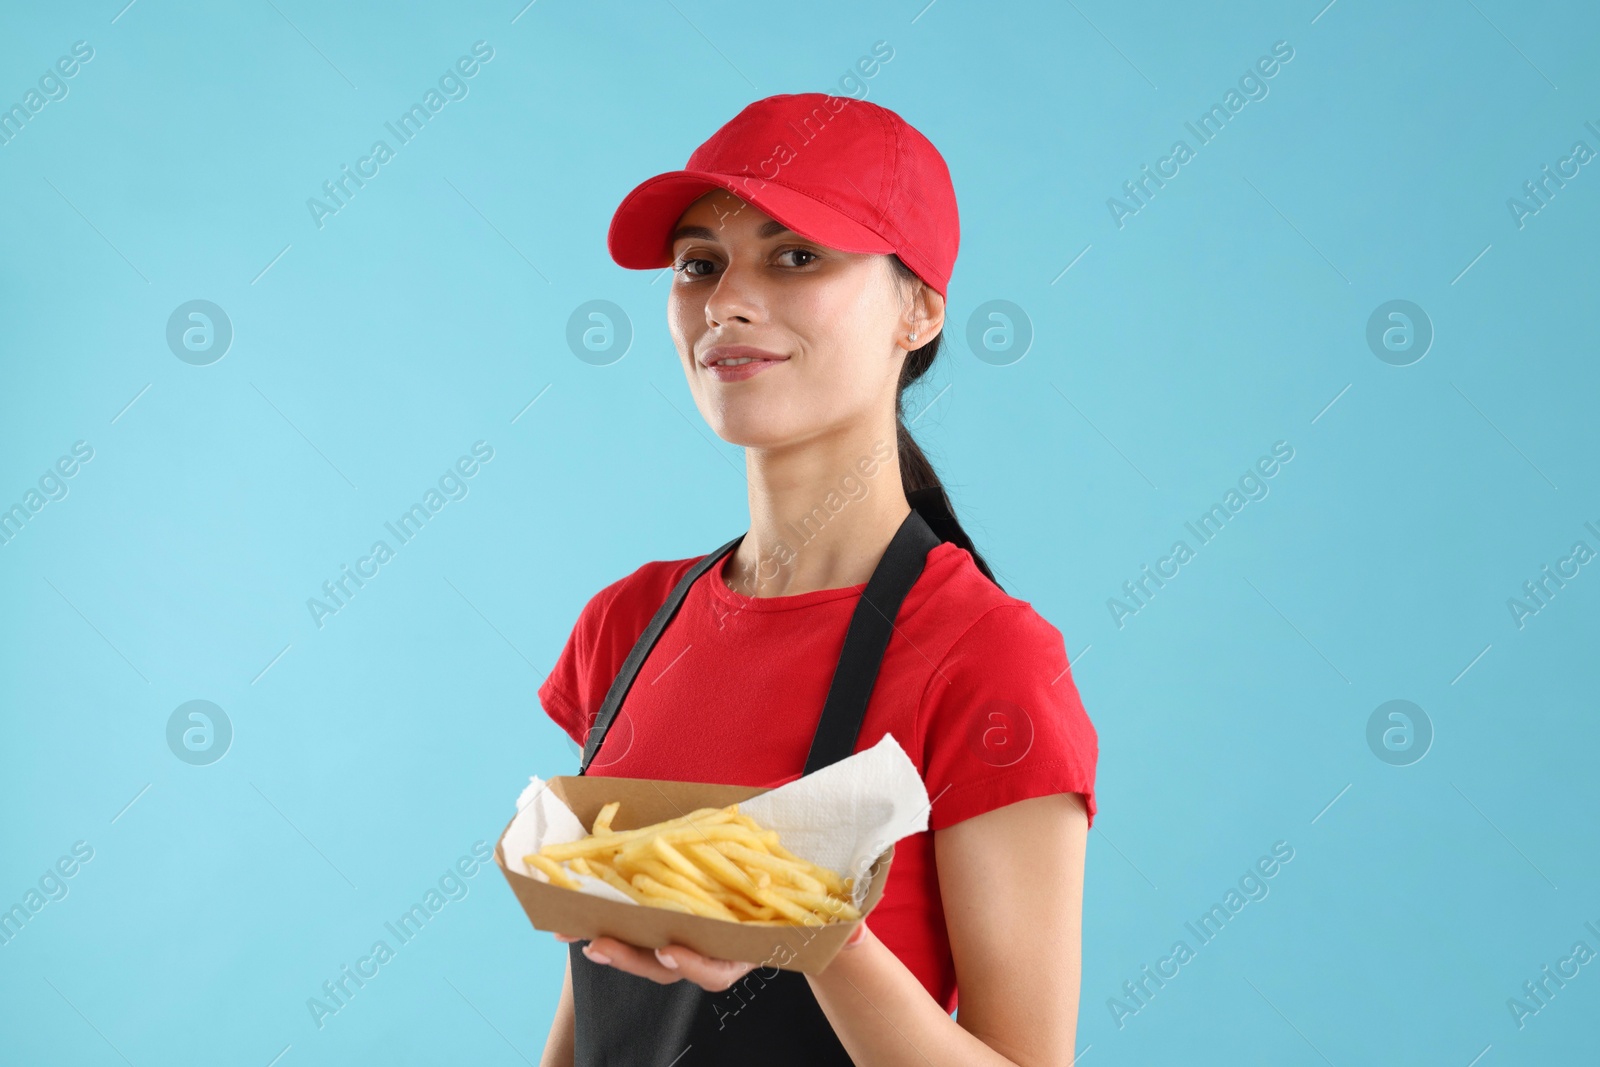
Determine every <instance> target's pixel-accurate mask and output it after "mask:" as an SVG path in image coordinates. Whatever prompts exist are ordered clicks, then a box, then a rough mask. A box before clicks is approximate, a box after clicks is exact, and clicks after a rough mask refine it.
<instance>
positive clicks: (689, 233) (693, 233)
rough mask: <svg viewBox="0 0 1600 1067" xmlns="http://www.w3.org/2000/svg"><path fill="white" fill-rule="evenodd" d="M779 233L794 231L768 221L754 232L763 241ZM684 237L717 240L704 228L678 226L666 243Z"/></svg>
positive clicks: (671, 243) (674, 242)
mask: <svg viewBox="0 0 1600 1067" xmlns="http://www.w3.org/2000/svg"><path fill="white" fill-rule="evenodd" d="M780 233H794V231H793V230H791V229H789V227H787V226H785V225H784V224H783V223H781V222H779V221H778V220H777V219H769V220H767V221H766V222H763V223H762V224H761V228H760V229H758V230H757V231H756V236H757V237H759V238H761V239H762V240H765V239H767V238H768V237H776V236H778V235H779V234H780ZM795 236H796V237H799V236H800V235H799V234H797V233H796V234H795ZM685 237H691V238H697V239H699V240H702V241H715V240H716V239H717V235H716V233H714V232H713V231H711V230H709V229H707V228H706V227H704V226H679V227H678V228H677V229H676V230H673V231H672V236H671V237H670V238H668V241H667V243H668V244H669V245H675V244H677V243H678V242H679V241H680V240H682V239H684V238H685Z"/></svg>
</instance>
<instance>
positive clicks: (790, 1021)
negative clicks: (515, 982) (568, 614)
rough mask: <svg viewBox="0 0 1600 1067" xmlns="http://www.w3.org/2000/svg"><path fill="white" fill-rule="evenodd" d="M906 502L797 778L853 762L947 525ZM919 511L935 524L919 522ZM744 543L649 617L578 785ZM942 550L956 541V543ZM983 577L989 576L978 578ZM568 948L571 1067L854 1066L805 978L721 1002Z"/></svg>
mask: <svg viewBox="0 0 1600 1067" xmlns="http://www.w3.org/2000/svg"><path fill="white" fill-rule="evenodd" d="M924 494H936V497H930V496H929V495H924ZM908 499H910V500H911V502H912V504H913V510H912V511H911V513H910V514H909V515H907V516H906V518H905V521H904V522H902V523H901V525H900V529H899V530H898V531H897V532H896V533H895V535H894V538H893V540H891V541H890V542H889V547H888V548H887V549H886V550H885V551H884V554H883V558H882V559H881V560H879V562H878V565H877V567H876V568H875V569H874V570H873V572H872V577H871V578H870V579H869V580H868V581H867V587H866V588H865V589H864V590H862V593H861V599H860V600H859V601H858V602H857V603H856V609H855V613H854V614H853V615H852V616H851V618H850V628H849V630H848V631H847V632H846V634H845V639H844V649H843V651H842V652H841V653H840V654H839V662H838V665H837V666H835V667H834V672H833V682H832V684H831V685H830V687H829V689H828V697H827V700H826V702H825V703H824V704H823V707H822V717H821V720H820V721H819V722H818V724H817V730H816V733H815V735H814V736H813V737H812V739H811V752H810V755H809V756H808V757H807V758H806V766H805V772H804V773H806V774H810V773H811V772H812V771H815V770H819V769H820V768H823V767H826V766H828V765H829V764H831V763H835V762H837V761H838V760H841V759H844V758H845V757H847V756H849V755H851V754H852V753H853V752H854V751H855V746H856V738H857V735H858V734H859V733H860V731H861V721H862V719H863V718H864V717H865V715H866V711H867V700H868V698H870V697H871V696H872V687H873V683H874V682H875V681H876V680H877V677H878V668H879V666H880V665H881V664H882V662H883V653H884V649H885V648H886V647H887V646H888V644H889V637H890V634H891V633H892V632H893V628H894V619H895V617H896V616H897V615H898V614H899V610H900V604H901V602H902V601H903V600H904V599H905V597H906V594H907V593H908V592H910V590H911V586H912V585H913V584H914V583H915V582H916V580H917V577H918V576H919V575H920V574H921V573H922V568H923V564H924V563H925V561H926V558H927V555H928V552H929V550H930V549H932V548H934V547H935V546H937V545H938V544H939V543H940V535H939V534H938V533H935V532H934V531H935V526H936V525H941V526H942V525H943V523H942V521H941V520H942V519H945V518H948V516H949V504H948V502H947V501H946V500H945V498H944V494H943V493H942V492H939V491H938V490H931V491H930V490H924V491H921V492H919V493H912V494H908ZM924 511H926V512H927V514H928V516H929V518H931V519H933V520H934V522H933V524H930V522H929V521H928V519H925V518H924V515H923V513H922V512H924ZM945 530H948V527H945ZM956 530H957V531H959V527H956ZM941 532H945V531H944V530H942V531H941ZM743 539H744V535H743V534H741V535H739V536H738V537H736V538H734V539H733V540H732V541H729V542H728V543H727V544H725V545H723V546H722V547H721V548H719V549H717V550H716V551H715V552H713V553H711V554H710V555H709V556H706V557H705V558H704V559H702V560H700V561H698V562H697V563H696V564H695V565H694V566H693V567H691V568H689V571H688V573H686V574H685V575H684V576H683V577H682V578H681V579H679V581H678V584H677V585H676V586H674V587H673V589H672V592H671V593H670V594H669V595H668V596H667V600H666V602H665V603H664V604H662V605H661V607H660V609H659V610H657V611H656V613H655V616H654V617H653V618H652V619H651V620H650V625H649V626H647V627H645V631H644V633H643V634H641V635H640V636H639V640H638V642H637V643H636V644H635V645H634V646H633V651H632V652H630V653H629V654H628V658H627V659H626V660H625V661H624V662H623V664H622V669H621V670H620V671H619V672H618V673H617V677H616V680H615V681H613V682H612V683H611V689H610V690H609V691H608V692H607V693H606V699H605V702H604V703H603V704H601V705H600V711H599V713H598V714H597V716H596V717H595V723H594V726H593V727H592V728H591V729H590V731H589V736H588V738H587V743H586V744H585V745H584V748H583V766H582V769H580V770H579V772H578V773H579V774H582V773H584V772H585V771H586V770H587V769H588V766H589V761H590V760H592V759H593V758H594V755H595V753H596V752H597V751H599V748H600V743H601V741H602V740H604V738H605V735H606V731H607V730H609V729H610V727H611V723H612V720H613V719H615V718H616V715H617V711H618V709H619V708H620V707H621V706H622V701H623V698H624V697H626V696H627V694H628V689H629V687H631V686H632V685H633V680H634V677H635V676H636V675H637V674H638V673H639V668H640V667H641V666H643V665H644V660H645V657H646V656H648V655H649V654H650V650H651V649H652V648H653V647H654V646H655V643H656V641H657V639H658V638H660V636H661V632H662V631H663V630H664V629H666V626H667V624H668V623H669V622H671V621H672V617H673V616H674V615H675V614H677V611H678V608H679V606H681V605H682V603H683V600H684V597H685V596H686V595H687V594H688V592H689V587H690V586H691V585H693V584H694V582H695V580H696V579H698V578H699V577H700V576H701V575H702V574H704V573H705V572H706V571H708V570H710V569H711V568H712V567H713V566H715V565H716V564H717V563H718V561H720V560H721V559H722V558H723V557H724V556H725V555H727V554H728V553H729V552H730V551H732V550H733V549H734V548H736V547H737V546H738V544H739V542H740V541H742V540H743ZM948 539H949V540H953V541H955V540H958V538H957V537H954V536H951V537H948ZM959 540H965V538H964V537H963V538H960V539H959ZM984 570H985V573H987V568H985V569H984ZM713 580H716V579H715V578H713ZM570 944H571V952H570V958H571V961H572V998H573V1010H574V1015H575V1017H576V1021H577V1053H576V1058H575V1060H574V1065H575V1067H669V1065H670V1067H709V1065H713V1064H715V1065H722V1064H739V1065H748V1064H762V1065H763V1067H787V1065H790V1064H793V1065H795V1067H801V1065H804V1067H832V1065H835V1064H837V1065H841V1067H848V1065H850V1064H852V1063H853V1061H852V1060H851V1059H850V1055H849V1053H847V1052H846V1051H845V1048H844V1046H843V1045H842V1044H841V1043H840V1042H839V1038H838V1037H837V1036H836V1035H835V1034H834V1032H833V1026H832V1024H830V1023H829V1022H828V1017H827V1016H826V1015H825V1014H824V1013H823V1011H822V1007H821V1006H820V1005H819V1004H818V1003H817V998H816V997H815V995H813V994H812V992H811V985H810V983H809V982H807V980H806V976H805V975H803V974H800V973H798V972H796V971H785V970H779V969H778V968H776V967H765V968H763V967H758V968H756V969H754V970H752V971H750V972H749V973H748V974H747V975H745V976H744V977H743V978H742V979H740V980H739V981H737V982H735V983H734V984H733V985H732V986H730V987H729V988H728V989H727V990H725V991H723V992H721V993H711V992H707V991H706V990H704V989H701V988H700V987H699V986H697V985H695V984H694V983H693V982H690V981H687V980H680V981H677V982H673V983H671V984H670V985H660V984H657V983H656V982H652V981H651V980H649V979H648V978H640V977H638V976H637V975H632V974H628V973H627V972H626V971H619V970H617V969H616V968H614V967H610V966H606V965H602V964H598V963H595V962H593V961H592V960H590V959H589V957H587V956H585V955H584V954H583V951H582V949H583V946H584V945H585V944H587V942H586V941H574V942H571V943H570ZM774 976H775V977H774Z"/></svg>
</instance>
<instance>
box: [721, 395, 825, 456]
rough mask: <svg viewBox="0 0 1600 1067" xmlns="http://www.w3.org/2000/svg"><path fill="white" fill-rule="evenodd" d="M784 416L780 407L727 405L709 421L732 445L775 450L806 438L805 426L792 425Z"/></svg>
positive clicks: (770, 405) (768, 405) (771, 405)
mask: <svg viewBox="0 0 1600 1067" xmlns="http://www.w3.org/2000/svg"><path fill="white" fill-rule="evenodd" d="M784 414H785V413H784V412H783V411H782V410H781V406H780V405H775V404H737V403H736V404H729V405H726V406H725V407H723V408H722V410H720V411H718V412H716V418H708V419H707V420H706V422H707V423H709V424H710V426H711V429H712V431H713V432H714V433H715V434H716V435H717V436H718V437H720V438H722V439H723V440H724V441H726V442H728V443H729V444H730V445H738V446H739V447H741V448H774V447H776V446H778V445H782V444H784V443H786V442H789V441H793V440H795V439H796V438H797V437H803V436H805V427H802V426H794V425H791V424H790V420H788V419H785V418H784Z"/></svg>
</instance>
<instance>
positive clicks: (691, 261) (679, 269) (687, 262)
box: [672, 256, 714, 278]
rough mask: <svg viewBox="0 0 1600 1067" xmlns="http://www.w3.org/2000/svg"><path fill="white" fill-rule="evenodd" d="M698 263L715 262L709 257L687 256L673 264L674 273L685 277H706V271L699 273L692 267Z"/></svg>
mask: <svg viewBox="0 0 1600 1067" xmlns="http://www.w3.org/2000/svg"><path fill="white" fill-rule="evenodd" d="M696 263H705V264H707V265H714V264H712V263H711V261H710V260H709V259H698V258H695V257H693V256H690V257H687V258H685V259H683V260H680V261H679V262H677V263H675V264H673V266H672V270H673V273H675V274H681V275H683V276H684V277H685V278H704V277H705V274H704V273H697V272H696V271H694V270H693V269H691V268H692V267H693V266H694V265H695V264H696Z"/></svg>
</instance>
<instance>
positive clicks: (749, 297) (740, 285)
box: [706, 263, 764, 327]
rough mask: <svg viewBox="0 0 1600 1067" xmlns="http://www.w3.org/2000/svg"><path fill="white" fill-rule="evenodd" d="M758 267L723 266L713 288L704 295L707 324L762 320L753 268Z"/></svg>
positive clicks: (760, 299) (734, 264)
mask: <svg viewBox="0 0 1600 1067" xmlns="http://www.w3.org/2000/svg"><path fill="white" fill-rule="evenodd" d="M758 269H759V268H758V267H756V266H754V265H750V266H745V265H742V264H740V263H730V264H728V265H727V266H726V267H724V268H723V269H722V276H721V277H720V278H718V279H717V285H716V288H714V289H713V290H712V291H711V295H710V296H709V297H707V298H706V325H707V326H709V327H717V326H721V325H723V324H725V323H730V322H739V323H746V324H748V323H754V322H760V321H761V320H762V318H763V317H764V316H763V312H762V298H761V292H760V286H759V283H758V282H757V280H756V277H755V275H756V271H757V270H758Z"/></svg>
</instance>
